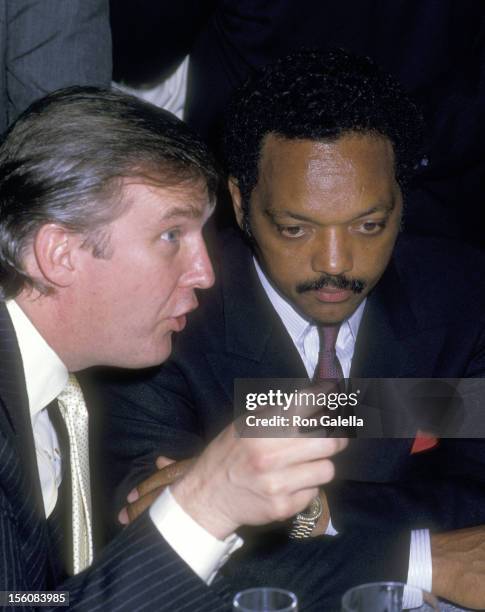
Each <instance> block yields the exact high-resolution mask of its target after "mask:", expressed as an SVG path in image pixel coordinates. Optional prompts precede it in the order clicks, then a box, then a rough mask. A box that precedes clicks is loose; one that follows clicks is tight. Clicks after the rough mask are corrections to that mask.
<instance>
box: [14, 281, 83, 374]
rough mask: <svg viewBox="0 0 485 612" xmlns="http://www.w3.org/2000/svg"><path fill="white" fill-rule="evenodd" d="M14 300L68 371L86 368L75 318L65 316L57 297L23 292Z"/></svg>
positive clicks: (64, 310)
mask: <svg viewBox="0 0 485 612" xmlns="http://www.w3.org/2000/svg"><path fill="white" fill-rule="evenodd" d="M15 301H16V302H17V304H18V306H20V308H21V309H22V310H23V312H24V313H25V315H26V316H27V317H28V318H29V319H30V321H31V323H32V325H34V327H35V328H36V329H37V331H38V332H39V333H40V335H41V336H42V337H43V338H44V340H45V341H46V342H47V344H49V346H50V347H51V348H52V350H53V351H54V352H55V353H56V354H57V355H58V357H59V358H60V359H61V360H62V362H63V363H64V364H65V365H66V367H67V369H68V370H69V371H70V372H72V371H77V370H80V369H83V368H85V367H87V365H86V364H84V363H83V359H82V357H81V355H80V351H79V345H78V343H77V342H76V338H75V335H76V333H75V332H76V330H75V328H74V327H73V324H72V322H73V321H74V320H76V318H75V316H73V317H66V315H65V313H66V312H69V311H66V309H65V308H64V307H63V304H62V300H61V299H60V297H59V296H58V295H57V294H53V295H43V294H39V293H35V294H34V292H22V293H20V294H19V295H18V296H17V297H16V298H15Z"/></svg>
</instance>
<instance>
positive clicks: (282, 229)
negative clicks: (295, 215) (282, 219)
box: [277, 225, 305, 238]
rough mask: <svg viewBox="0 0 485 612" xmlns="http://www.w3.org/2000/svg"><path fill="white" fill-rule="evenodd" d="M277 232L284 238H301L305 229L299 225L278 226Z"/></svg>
mask: <svg viewBox="0 0 485 612" xmlns="http://www.w3.org/2000/svg"><path fill="white" fill-rule="evenodd" d="M277 229H278V232H279V233H280V234H281V235H282V236H284V237H285V238H301V237H302V236H303V235H304V234H305V229H304V228H303V227H301V226H300V225H278V226H277Z"/></svg>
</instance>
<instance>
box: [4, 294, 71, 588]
mask: <svg viewBox="0 0 485 612" xmlns="http://www.w3.org/2000/svg"><path fill="white" fill-rule="evenodd" d="M0 355H1V362H0V363H1V365H0V404H1V408H3V413H4V414H3V416H4V418H5V421H8V423H9V428H10V431H11V434H12V440H13V444H14V446H15V447H16V457H17V459H18V461H19V464H20V469H21V471H22V474H23V477H24V482H25V484H26V486H25V490H24V492H23V493H22V492H21V491H19V492H18V495H19V497H20V496H24V497H25V498H26V499H29V500H30V501H29V503H30V505H31V506H33V509H34V515H35V517H36V520H37V521H38V528H39V530H40V531H39V533H40V534H42V535H41V536H40V538H39V539H38V541H37V545H38V546H40V547H41V548H42V554H46V553H47V555H48V556H49V557H50V565H49V572H50V575H49V576H48V577H47V580H48V581H50V583H51V584H56V582H57V581H58V577H59V576H60V575H61V572H62V570H61V568H60V567H59V563H58V561H57V560H56V554H55V551H54V550H53V549H52V547H51V542H50V539H49V537H48V536H47V523H46V519H45V509H44V502H43V498H42V489H41V486H40V480H39V473H38V467H37V457H36V452H35V442H34V435H33V430H32V422H31V419H30V411H29V403H28V397H27V390H26V385H25V375H24V370H23V365H22V357H21V354H20V350H19V347H18V343H17V337H16V334H15V330H14V327H13V325H12V321H11V319H10V315H9V314H8V311H7V309H6V307H5V305H4V304H3V303H1V304H0ZM2 428H3V425H2ZM26 527H27V528H28V529H31V530H32V532H33V533H34V526H33V525H28V526H26ZM35 533H37V531H35ZM42 537H44V538H45V539H44V542H46V543H47V549H48V550H47V551H46V550H45V546H46V544H44V543H43V540H42Z"/></svg>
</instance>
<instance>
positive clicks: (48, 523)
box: [0, 88, 345, 612]
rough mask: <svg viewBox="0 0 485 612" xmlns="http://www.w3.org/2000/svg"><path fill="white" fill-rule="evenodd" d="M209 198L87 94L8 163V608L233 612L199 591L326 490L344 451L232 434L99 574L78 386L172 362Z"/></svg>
mask: <svg viewBox="0 0 485 612" xmlns="http://www.w3.org/2000/svg"><path fill="white" fill-rule="evenodd" d="M216 186H217V174H216V171H215V169H214V167H213V165H212V163H211V160H210V157H209V156H208V153H207V151H206V149H205V147H204V145H203V144H202V143H201V142H200V141H199V140H198V139H197V138H196V137H195V136H194V135H193V134H192V133H191V132H190V130H189V129H188V128H187V127H186V126H185V125H184V124H183V123H182V122H180V121H179V120H177V119H176V118H175V117H173V116H171V115H170V114H169V113H166V112H164V111H161V110H159V109H157V108H155V107H152V106H151V105H148V104H145V103H142V102H140V101H138V100H136V99H135V98H130V97H126V96H123V95H120V94H116V93H112V92H109V91H104V90H99V89H96V88H73V89H68V90H63V91H59V92H57V93H53V94H51V95H49V96H48V97H46V98H44V99H42V100H40V101H38V102H36V103H34V104H33V105H32V106H31V107H30V109H29V110H27V111H26V112H25V113H24V114H23V115H22V116H21V117H20V118H19V119H18V121H17V122H16V123H15V124H14V126H13V127H12V128H11V129H10V130H9V132H8V134H7V136H6V139H5V141H4V142H3V144H2V146H1V147H0V287H1V291H2V299H3V300H5V302H3V301H2V303H1V304H0V352H1V355H2V363H1V366H0V533H1V534H2V538H1V542H0V551H1V552H0V591H1V592H2V598H3V599H2V600H1V602H0V606H2V608H3V605H9V603H10V602H24V603H25V605H24V608H23V609H33V608H35V607H36V604H37V603H39V604H42V603H52V604H53V605H55V604H56V602H57V603H59V602H61V603H62V601H63V600H62V597H64V596H63V595H61V594H59V593H57V594H56V595H55V596H53V595H52V594H51V595H50V596H49V598H48V597H47V596H46V594H45V593H44V594H43V593H42V591H46V590H52V589H57V590H61V591H69V593H70V607H71V609H76V610H103V612H104V611H106V610H126V611H128V610H129V611H132V610H135V609H136V610H150V611H152V610H155V609H156V610H167V611H170V612H173V611H174V610H182V609H192V610H194V609H197V610H211V611H212V610H222V609H226V608H227V603H226V602H225V599H224V585H221V581H220V580H219V581H216V582H215V583H214V586H209V585H210V584H211V583H212V582H213V580H214V578H216V574H217V573H218V569H219V568H220V566H221V565H222V564H223V563H224V561H225V560H226V559H227V557H228V556H229V555H230V554H231V553H232V552H233V551H234V550H235V549H236V548H237V547H238V546H240V544H241V543H240V539H239V538H238V537H237V536H236V535H235V533H234V531H235V530H236V529H237V528H238V527H239V526H240V525H242V524H244V523H246V522H247V523H249V524H255V525H257V524H262V523H266V522H268V521H272V520H275V519H276V520H278V519H282V518H285V517H287V516H290V515H291V514H293V513H294V512H298V511H300V510H301V509H303V508H304V507H305V506H306V504H308V503H309V501H310V500H311V498H312V497H313V496H314V495H315V494H316V493H317V492H318V486H319V485H321V484H323V483H325V482H328V481H329V480H330V479H331V478H332V477H333V465H332V463H331V462H330V460H329V459H328V457H329V456H330V455H332V454H333V453H334V452H336V451H337V450H339V449H340V448H341V447H343V446H345V442H344V441H343V440H333V441H331V440H309V439H302V437H299V438H298V437H296V438H294V439H292V440H282V439H280V440H269V441H268V440H259V441H254V440H249V439H241V438H238V437H236V436H235V435H234V427H233V426H232V425H230V426H229V427H227V428H226V429H225V430H224V431H223V432H222V433H221V434H220V435H219V436H218V437H217V439H216V440H214V442H213V443H212V444H210V445H209V446H208V447H207V449H206V451H205V452H204V453H203V454H202V455H201V457H200V459H199V460H198V461H197V462H195V463H194V464H193V466H192V468H191V469H190V471H188V472H187V473H186V474H185V475H184V476H183V478H181V479H180V480H179V481H178V482H177V483H176V484H175V485H174V486H173V487H171V488H170V489H167V491H165V492H164V493H163V495H161V496H160V497H159V498H158V499H157V500H156V501H155V503H154V504H153V506H152V507H151V508H150V511H149V513H148V514H146V515H145V516H144V517H142V518H141V519H140V520H138V521H136V522H135V523H134V524H133V525H132V526H130V528H129V529H127V530H126V531H125V532H124V533H123V534H122V535H121V536H120V537H119V538H117V539H116V540H115V541H114V542H112V543H111V544H110V546H109V547H107V548H106V549H105V551H104V552H103V553H102V554H101V555H100V556H99V558H97V559H95V560H94V562H93V558H94V557H95V555H94V543H93V539H94V538H93V523H94V519H95V518H96V517H93V507H92V504H91V487H90V481H91V477H92V475H93V474H91V473H90V469H89V462H90V459H89V455H90V450H91V449H90V446H89V445H88V413H87V408H86V405H85V402H84V398H83V394H82V391H81V389H80V386H79V384H78V382H77V380H76V377H75V376H74V375H73V374H72V372H77V371H79V370H82V369H84V368H88V367H90V366H93V365H99V364H107V365H114V366H120V367H127V368H136V367H142V366H151V365H159V364H160V363H161V362H162V361H164V360H165V359H166V358H167V357H168V356H169V354H170V352H171V337H172V334H173V333H174V332H179V331H181V330H182V329H183V328H184V326H185V323H186V315H187V314H188V313H189V312H190V311H192V310H193V309H195V308H196V307H197V298H196V296H195V290H196V289H206V288H208V287H209V286H210V285H211V284H212V283H213V271H212V267H211V264H210V262H209V259H208V256H207V252H206V250H205V245H204V241H203V238H202V227H203V225H204V223H205V221H206V220H207V218H208V217H209V216H210V214H211V212H212V209H213V206H214V194H215V190H216ZM269 459H271V461H270V460H269ZM208 474H210V478H208ZM282 480H283V481H284V482H285V483H286V486H285V488H284V490H283V489H281V487H278V486H277V485H278V483H279V482H281V481H282ZM46 519H47V520H46ZM68 574H71V575H72V577H71V578H70V579H68V580H67V581H65V580H66V578H67V575H68ZM22 591H34V592H35V593H33V594H31V595H29V596H26V595H25V594H23V593H22ZM5 592H10V594H8V593H7V594H5ZM226 595H227V591H226ZM60 597H61V599H59V598H60ZM64 603H66V601H65V600H64Z"/></svg>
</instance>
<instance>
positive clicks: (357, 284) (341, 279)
mask: <svg viewBox="0 0 485 612" xmlns="http://www.w3.org/2000/svg"><path fill="white" fill-rule="evenodd" d="M366 284H367V283H366V282H365V281H363V280H360V279H357V278H347V277H346V276H345V275H343V274H339V275H338V276H329V275H327V274H324V275H323V276H321V277H320V278H319V279H317V280H312V281H303V282H302V283H299V284H298V285H297V286H296V291H297V293H305V292H307V291H318V290H319V289H323V288H324V287H333V288H334V289H350V291H352V292H353V293H355V294H357V295H358V294H359V293H362V291H364V289H365V287H366Z"/></svg>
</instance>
